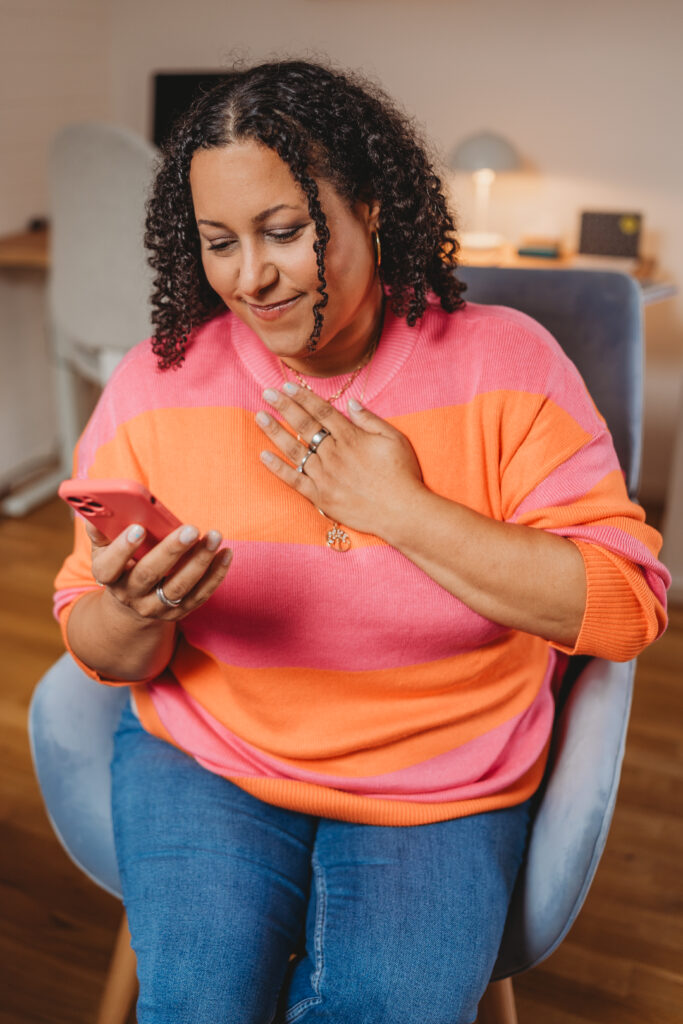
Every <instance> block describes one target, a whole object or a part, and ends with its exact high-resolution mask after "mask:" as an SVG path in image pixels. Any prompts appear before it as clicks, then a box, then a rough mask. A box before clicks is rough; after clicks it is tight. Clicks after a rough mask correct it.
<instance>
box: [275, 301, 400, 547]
mask: <svg viewBox="0 0 683 1024" xmlns="http://www.w3.org/2000/svg"><path fill="white" fill-rule="evenodd" d="M382 312H384V311H382ZM383 321H384V316H382V319H381V320H380V325H379V329H378V331H377V336H376V337H375V339H374V341H373V343H372V345H371V346H370V348H369V349H368V351H367V352H366V353H365V355H364V356H363V358H362V359H361V361H360V363H359V364H358V366H357V367H356V369H355V370H354V371H353V372H352V373H351V374H350V376H349V378H348V380H345V381H344V383H343V384H342V386H341V387H340V388H339V390H338V391H336V392H335V394H333V395H330V397H329V398H326V399H325V401H326V402H329V403H330V405H331V404H332V403H333V402H336V401H338V399H340V398H341V397H342V395H343V394H345V392H347V391H348V390H349V388H350V387H351V385H352V384H353V382H354V381H355V379H356V378H357V377H358V375H359V373H360V372H361V370H363V369H364V368H365V367H366V366H367V367H368V375H367V377H366V378H365V383H364V385H363V391H362V394H361V396H360V397H361V402H362V400H363V398H364V397H365V392H366V389H367V386H368V381H369V379H370V363H371V362H372V357H373V356H374V354H375V352H376V351H377V346H378V345H379V339H380V335H381V333H382V324H383ZM280 366H281V367H282V376H283V378H284V379H285V381H286V380H287V370H291V372H292V373H293V374H294V377H295V378H296V381H297V383H298V384H300V385H301V387H302V388H307V389H308V390H309V391H313V388H312V387H311V385H310V384H309V383H307V381H305V380H304V378H303V377H302V376H301V374H300V373H299V372H298V370H295V369H294V367H293V366H287V363H285V362H284V360H282V359H280ZM298 436H299V435H298V434H297V438H298ZM318 512H319V513H320V515H321V516H323V517H324V518H325V519H329V520H330V522H331V523H332V526H331V527H330V529H329V530H328V531H327V546H328V547H330V548H332V550H333V551H340V552H344V551H348V550H349V548H350V547H351V538H350V537H349V535H348V533H347V532H346V530H345V529H344V527H343V526H342V525H341V523H337V522H335V521H334V520H333V519H331V518H330V516H328V515H325V513H324V512H323V510H322V509H321V508H319V509H318Z"/></svg>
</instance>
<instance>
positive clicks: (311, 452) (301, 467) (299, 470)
mask: <svg viewBox="0 0 683 1024" xmlns="http://www.w3.org/2000/svg"><path fill="white" fill-rule="evenodd" d="M311 455H315V448H309V449H308V451H307V452H306V454H305V455H304V457H303V459H302V460H301V462H300V463H299V465H298V466H297V467H296V471H297V473H303V472H305V470H304V466H305V465H306V463H307V462H308V460H309V459H310V457H311Z"/></svg>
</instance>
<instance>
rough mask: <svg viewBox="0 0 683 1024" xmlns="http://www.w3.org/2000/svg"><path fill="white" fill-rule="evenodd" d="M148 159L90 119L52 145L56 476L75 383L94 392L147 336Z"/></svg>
mask: <svg viewBox="0 0 683 1024" xmlns="http://www.w3.org/2000/svg"><path fill="white" fill-rule="evenodd" d="M156 152H157V151H156V149H155V148H154V146H152V145H151V144H150V143H149V142H147V141H146V140H145V139H143V138H141V137H139V136H137V135H135V134H134V133H133V132H131V131H129V130H128V129H127V128H123V127H120V126H118V125H114V124H107V123H103V122H95V121H93V122H85V123H82V124H70V125H68V126H67V127H66V128H64V129H63V130H62V131H61V132H59V133H58V135H57V136H56V137H55V139H54V140H53V143H52V146H51V150H50V156H49V183H50V219H51V253H50V281H49V291H48V307H49V312H48V319H49V327H50V335H51V342H52V348H53V353H54V357H55V384H56V395H57V414H58V419H59V431H60V445H61V452H62V468H63V470H64V474H65V475H69V473H70V467H71V457H72V453H73V450H74V447H75V445H76V441H77V440H78V437H79V435H80V433H81V430H82V429H83V426H84V425H85V422H84V421H85V417H86V416H87V414H89V412H90V408H89V406H90V405H92V402H90V403H88V396H87V389H85V388H83V387H82V384H83V382H84V381H85V382H87V384H89V385H94V386H95V388H97V389H100V388H102V387H103V386H104V384H105V383H106V381H107V379H108V378H109V376H110V374H111V372H112V370H113V369H114V367H115V366H116V364H117V363H118V361H119V360H120V359H121V357H122V356H123V354H124V353H125V352H126V351H127V349H129V348H130V347H131V346H132V345H134V344H136V343H137V342H138V341H140V340H141V339H142V338H146V337H148V336H149V335H150V334H151V322H150V304H149V296H150V292H151V285H152V272H151V269H150V268H149V267H148V265H147V262H146V259H145V254H144V248H143V244H142V225H143V224H144V209H145V199H146V196H147V191H148V189H149V185H150V183H151V180H152V169H153V163H154V159H155V157H156ZM84 392H85V394H84Z"/></svg>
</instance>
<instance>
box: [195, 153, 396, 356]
mask: <svg viewBox="0 0 683 1024" xmlns="http://www.w3.org/2000/svg"><path fill="white" fill-rule="evenodd" d="M190 185H191V188H192V199H193V203H194V210H195V216H196V219H197V226H198V229H199V234H200V239H201V251H202V263H203V265H204V271H205V273H206V276H207V278H208V281H209V284H210V285H211V287H212V288H213V289H214V291H216V292H217V293H218V295H220V297H221V298H222V299H223V301H224V302H225V304H226V306H227V307H228V308H229V309H230V310H231V311H232V312H233V313H234V314H235V316H238V317H239V318H240V319H241V320H243V321H244V322H245V323H246V324H248V326H249V327H251V328H252V330H253V331H255V332H256V334H257V335H258V336H259V338H260V339H261V341H262V342H263V344H264V345H265V346H266V347H267V348H268V349H270V351H271V352H274V353H275V354H276V355H278V356H281V357H282V358H283V359H285V360H286V361H287V362H288V363H289V365H291V366H294V367H295V368H297V369H299V370H301V372H303V373H312V374H318V375H321V376H329V375H334V374H338V373H345V372H347V371H349V372H350V371H351V370H352V369H353V368H354V367H355V366H356V365H357V364H358V362H359V361H360V359H361V358H362V356H363V355H364V353H365V351H366V350H367V347H368V344H369V342H370V341H371V340H372V338H373V337H374V333H375V330H376V329H377V325H378V321H379V317H380V315H381V304H382V287H381V284H380V281H379V275H378V273H377V268H376V259H375V248H374V244H373V238H372V233H373V231H375V230H377V222H378V217H379V207H378V205H377V204H374V203H373V204H371V205H368V204H367V203H362V202H357V203H356V204H355V205H354V206H353V207H351V208H350V207H349V206H348V204H347V203H346V202H345V201H344V200H343V199H342V198H341V196H340V195H339V194H338V193H337V192H336V191H335V189H334V188H333V186H332V185H330V184H328V183H327V182H325V181H318V188H319V198H320V203H321V206H322V209H323V212H324V214H325V217H326V219H327V226H328V228H329V231H330V240H329V242H328V244H327V251H326V254H325V278H326V281H327V285H326V291H327V293H328V295H329V301H328V303H327V306H326V307H325V309H324V312H323V315H324V318H325V319H324V324H323V328H322V333H321V336H320V340H319V341H318V346H317V349H316V351H315V353H314V354H313V355H310V354H309V353H308V352H307V348H306V345H307V342H308V339H309V338H310V336H311V332H312V330H313V322H314V321H313V306H314V305H315V303H316V302H318V301H319V300H320V293H319V292H318V285H319V283H320V282H319V280H318V270H317V264H316V257H315V253H314V251H313V244H314V242H315V241H316V233H315V225H314V223H313V221H312V220H311V217H310V214H309V212H308V202H307V200H306V197H305V195H304V193H303V192H302V190H301V188H300V187H299V185H298V183H297V182H296V181H295V180H294V178H293V177H292V174H291V171H290V170H289V168H288V167H287V165H286V164H285V163H284V162H283V161H282V160H281V159H280V157H279V156H278V155H277V153H275V152H274V151H273V150H271V149H268V148H267V147H266V146H262V145H260V144H258V143H255V142H250V141H247V142H240V143H235V144H233V145H229V146H225V147H222V148H220V149H205V150H198V151H197V152H196V153H195V155H194V157H193V158H192V164H191V167H190Z"/></svg>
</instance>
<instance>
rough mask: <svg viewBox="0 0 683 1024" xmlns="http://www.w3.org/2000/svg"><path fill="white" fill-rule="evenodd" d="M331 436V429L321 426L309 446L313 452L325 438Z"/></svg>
mask: <svg viewBox="0 0 683 1024" xmlns="http://www.w3.org/2000/svg"><path fill="white" fill-rule="evenodd" d="M330 436H331V435H330V432H329V430H325V428H324V427H321V428H320V430H318V431H317V433H315V434H314V435H313V437H312V438H311V440H310V443H309V445H308V447H309V448H310V449H311V451H312V452H317V450H318V448H319V446H320V445H321V444H322V443H323V441H324V440H325V438H326V437H330Z"/></svg>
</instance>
